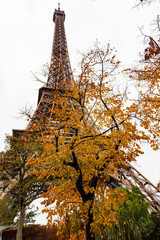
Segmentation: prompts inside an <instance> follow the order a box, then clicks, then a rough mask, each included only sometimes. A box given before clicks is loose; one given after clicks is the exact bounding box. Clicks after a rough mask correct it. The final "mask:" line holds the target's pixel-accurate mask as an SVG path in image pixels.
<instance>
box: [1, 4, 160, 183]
mask: <svg viewBox="0 0 160 240" xmlns="http://www.w3.org/2000/svg"><path fill="white" fill-rule="evenodd" d="M58 2H60V3H61V10H64V11H65V13H66V20H65V29H66V36H67V42H68V49H69V55H70V60H71V65H72V69H74V68H75V67H76V66H77V64H78V61H79V60H80V56H79V54H78V51H80V52H82V51H84V50H87V49H89V47H92V46H94V43H95V42H96V41H97V40H98V42H100V43H101V44H103V45H105V44H107V43H108V41H110V43H111V45H112V46H114V47H115V48H116V49H117V50H118V53H117V55H118V58H119V59H120V60H121V61H122V64H123V66H124V67H125V66H128V65H129V64H130V65H132V66H133V65H135V64H136V61H138V59H139V52H143V50H144V44H143V37H142V36H141V34H140V31H139V29H138V27H141V26H143V25H144V32H145V33H146V34H150V33H151V30H152V29H153V26H151V25H150V24H151V22H152V21H153V20H154V19H155V17H156V16H157V15H158V14H159V11H158V10H159V6H158V5H156V4H152V5H151V6H145V7H143V8H141V7H140V8H133V7H134V5H135V0H59V1H57V0H5V1H1V3H0V113H1V117H0V150H3V149H4V138H5V134H12V129H24V128H25V127H26V125H27V122H25V121H24V120H22V119H19V118H18V116H19V115H18V113H19V112H20V110H19V109H20V108H24V107H25V106H26V105H27V106H33V108H34V109H35V107H36V104H37V98H38V89H39V87H40V85H39V84H37V83H36V82H35V81H34V78H33V76H32V74H31V72H34V73H35V72H40V71H41V68H42V65H43V64H45V63H47V62H48V63H49V62H50V57H51V49H52V41H53V31H54V23H53V21H52V19H53V12H54V9H55V8H57V6H58ZM145 150H147V151H146V153H145V154H144V155H143V156H141V157H140V158H139V159H138V163H137V165H136V168H138V169H139V170H140V172H141V173H143V174H144V175H145V177H146V178H148V179H149V180H150V181H152V182H153V183H154V184H157V182H158V180H160V176H159V175H160V173H159V172H160V159H159V158H160V152H159V151H157V152H153V151H151V150H148V146H145Z"/></svg>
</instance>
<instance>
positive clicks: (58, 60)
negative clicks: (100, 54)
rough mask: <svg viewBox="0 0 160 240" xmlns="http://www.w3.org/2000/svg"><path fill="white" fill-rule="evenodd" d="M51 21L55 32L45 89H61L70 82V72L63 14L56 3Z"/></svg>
mask: <svg viewBox="0 0 160 240" xmlns="http://www.w3.org/2000/svg"><path fill="white" fill-rule="evenodd" d="M53 21H54V23H55V30H54V38H53V47H52V55H51V63H50V69H49V75H48V80H47V84H46V85H47V87H52V88H60V89H63V88H64V86H67V82H70V81H71V80H72V70H71V65H70V60H69V54H68V48H67V40H66V34H65V27H64V21H65V12H64V11H62V10H60V3H58V10H57V9H55V12H54V15H53Z"/></svg>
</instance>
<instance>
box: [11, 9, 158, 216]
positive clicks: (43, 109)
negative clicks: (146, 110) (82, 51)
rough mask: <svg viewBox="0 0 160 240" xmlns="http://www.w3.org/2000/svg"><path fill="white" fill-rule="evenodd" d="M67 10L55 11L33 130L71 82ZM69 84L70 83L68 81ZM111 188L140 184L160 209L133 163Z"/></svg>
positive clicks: (155, 194) (155, 192)
mask: <svg viewBox="0 0 160 240" xmlns="http://www.w3.org/2000/svg"><path fill="white" fill-rule="evenodd" d="M64 20H65V13H64V11H61V10H60V8H58V10H55V12H54V16H53V21H54V22H55V31H54V39H53V48H52V55H51V64H50V68H49V75H48V80H47V83H46V85H45V86H43V87H42V88H40V89H39V97H38V105H37V109H36V110H35V112H34V114H33V117H32V119H31V121H30V122H29V124H28V126H27V128H26V130H30V129H31V128H32V125H33V123H34V122H35V121H37V118H38V119H40V118H41V119H43V123H42V126H41V127H42V128H43V126H44V117H42V115H43V116H45V117H46V116H49V115H50V114H51V111H50V108H52V107H53V105H54V91H55V90H56V89H57V88H58V89H60V90H62V91H63V90H64V89H65V88H66V86H67V84H68V82H70V83H71V81H72V71H71V64H70V61H69V54H68V48H67V41H66V35H65V28H64ZM66 83H67V84H66ZM50 117H51V119H52V120H53V116H50ZM22 132H23V131H21V130H13V135H14V136H18V135H19V133H22ZM106 185H107V186H108V187H112V188H115V187H117V186H126V187H127V188H129V189H131V188H132V186H138V187H139V189H140V190H141V192H142V193H143V194H145V196H146V201H147V202H148V203H149V204H150V209H151V210H156V211H158V212H160V189H159V188H158V187H156V186H154V185H153V184H152V183H151V182H150V181H149V180H148V179H147V178H145V177H144V176H143V175H142V174H141V173H140V172H139V171H138V170H137V169H135V168H134V167H133V166H132V165H131V164H130V163H126V166H125V168H120V169H119V170H118V171H117V172H116V173H115V174H114V175H113V176H110V181H108V182H107V183H106Z"/></svg>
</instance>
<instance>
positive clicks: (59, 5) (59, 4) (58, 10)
mask: <svg viewBox="0 0 160 240" xmlns="http://www.w3.org/2000/svg"><path fill="white" fill-rule="evenodd" d="M58 11H60V3H58Z"/></svg>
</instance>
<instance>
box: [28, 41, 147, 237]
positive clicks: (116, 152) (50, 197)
mask: <svg viewBox="0 0 160 240" xmlns="http://www.w3.org/2000/svg"><path fill="white" fill-rule="evenodd" d="M119 64H120V63H119V61H116V58H115V54H114V49H112V48H110V46H109V45H108V46H107V48H104V49H103V48H102V49H99V48H98V46H97V47H96V49H94V50H91V51H90V52H89V53H88V54H85V55H83V58H82V61H81V65H80V66H81V71H80V73H79V75H78V76H77V78H76V79H75V80H74V81H72V82H70V81H69V80H67V81H66V82H65V83H64V85H65V87H62V86H61V89H58V88H56V89H53V96H52V97H53V98H52V101H53V103H52V106H54V107H52V108H51V109H50V111H51V114H50V116H52V119H51V117H50V118H49V121H48V123H47V122H46V126H45V128H44V126H43V129H42V128H41V126H40V125H39V124H38V123H37V124H36V123H35V126H34V130H35V129H36V131H38V130H39V131H38V132H39V133H41V135H40V136H39V138H38V139H39V141H41V142H42V144H43V147H44V151H43V153H42V155H41V157H38V158H35V159H32V158H31V159H30V164H31V165H32V167H33V168H34V174H36V175H37V177H38V178H42V179H44V178H52V179H53V184H51V185H50V187H49V189H48V192H47V193H45V194H43V197H44V198H45V199H46V200H44V201H43V204H44V205H45V206H46V207H48V210H47V209H46V210H45V211H47V212H48V222H49V224H51V225H52V224H53V217H54V215H58V216H59V217H60V221H59V224H58V227H59V232H58V234H59V238H61V239H82V238H85V239H86V240H90V239H95V234H96V233H98V232H101V230H103V228H105V227H106V226H111V225H112V224H113V223H115V224H116V223H118V214H117V212H116V209H117V208H118V206H119V204H120V203H122V202H123V201H124V199H125V194H124V193H122V192H121V191H120V190H113V189H110V188H109V187H107V184H109V183H110V181H111V176H112V174H114V173H115V172H116V171H117V170H118V168H119V167H124V166H125V163H126V161H128V162H130V161H135V160H136V157H137V156H139V154H141V153H142V151H141V146H140V142H141V141H142V140H143V141H148V135H147V132H145V131H143V128H141V129H139V126H138V124H137V123H136V121H135V118H134V116H133V115H134V114H133V112H134V111H136V109H134V108H133V106H132V108H130V105H131V104H130V103H129V102H127V99H126V98H125V94H123V93H121V91H120V87H119V84H118V80H117V79H116V76H117V75H116V74H117V72H118V67H119ZM44 129H46V130H44ZM105 186H106V187H105ZM113 196H114V197H113ZM53 203H54V204H55V208H52V207H50V208H49V206H50V205H51V206H52V204H53ZM102 226H103V227H102ZM64 233H65V236H67V237H66V238H65V237H64Z"/></svg>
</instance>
